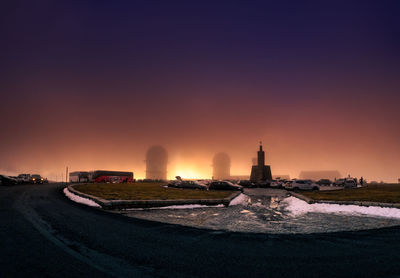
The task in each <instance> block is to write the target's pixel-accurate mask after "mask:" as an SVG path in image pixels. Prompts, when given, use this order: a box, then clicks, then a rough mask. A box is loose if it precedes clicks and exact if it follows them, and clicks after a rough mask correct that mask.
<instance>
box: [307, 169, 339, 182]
mask: <svg viewBox="0 0 400 278" xmlns="http://www.w3.org/2000/svg"><path fill="white" fill-rule="evenodd" d="M340 177H341V175H340V173H339V171H337V170H327V171H301V172H300V174H299V178H300V179H310V180H320V179H330V180H334V179H335V178H340Z"/></svg>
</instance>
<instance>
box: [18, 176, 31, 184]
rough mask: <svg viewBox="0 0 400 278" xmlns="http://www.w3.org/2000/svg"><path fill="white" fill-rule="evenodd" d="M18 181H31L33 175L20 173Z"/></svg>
mask: <svg viewBox="0 0 400 278" xmlns="http://www.w3.org/2000/svg"><path fill="white" fill-rule="evenodd" d="M17 181H18V183H21V184H22V183H30V182H31V175H30V174H19V175H18V177H17Z"/></svg>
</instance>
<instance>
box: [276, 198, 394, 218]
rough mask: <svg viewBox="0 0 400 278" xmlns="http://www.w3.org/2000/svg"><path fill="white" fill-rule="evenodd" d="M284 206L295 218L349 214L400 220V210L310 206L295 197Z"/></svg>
mask: <svg viewBox="0 0 400 278" xmlns="http://www.w3.org/2000/svg"><path fill="white" fill-rule="evenodd" d="M281 204H282V205H284V206H286V207H285V208H286V210H288V211H289V212H290V213H291V214H292V215H293V216H297V215H301V214H305V213H307V212H316V213H336V214H347V215H358V216H360V215H365V216H377V217H386V218H398V219H400V209H397V208H383V207H376V206H370V207H364V206H357V205H339V204H323V203H319V204H318V203H317V204H308V203H307V202H305V201H303V200H300V199H298V198H295V197H293V196H292V197H288V198H285V199H284V200H283V201H282V202H281Z"/></svg>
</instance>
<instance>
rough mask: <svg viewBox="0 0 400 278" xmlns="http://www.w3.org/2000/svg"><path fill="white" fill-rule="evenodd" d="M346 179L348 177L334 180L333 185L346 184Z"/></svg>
mask: <svg viewBox="0 0 400 278" xmlns="http://www.w3.org/2000/svg"><path fill="white" fill-rule="evenodd" d="M345 181H346V179H337V180H335V181H334V182H333V185H335V186H344V182H345Z"/></svg>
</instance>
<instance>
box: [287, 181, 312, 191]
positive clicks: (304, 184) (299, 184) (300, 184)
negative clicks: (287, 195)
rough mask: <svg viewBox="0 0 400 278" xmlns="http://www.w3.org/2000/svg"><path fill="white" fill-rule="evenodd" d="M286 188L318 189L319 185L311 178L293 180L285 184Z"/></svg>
mask: <svg viewBox="0 0 400 278" xmlns="http://www.w3.org/2000/svg"><path fill="white" fill-rule="evenodd" d="M285 188H286V189H287V190H313V191H316V190H319V185H318V184H316V183H315V182H313V181H312V180H293V181H291V182H287V183H286V184H285Z"/></svg>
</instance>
